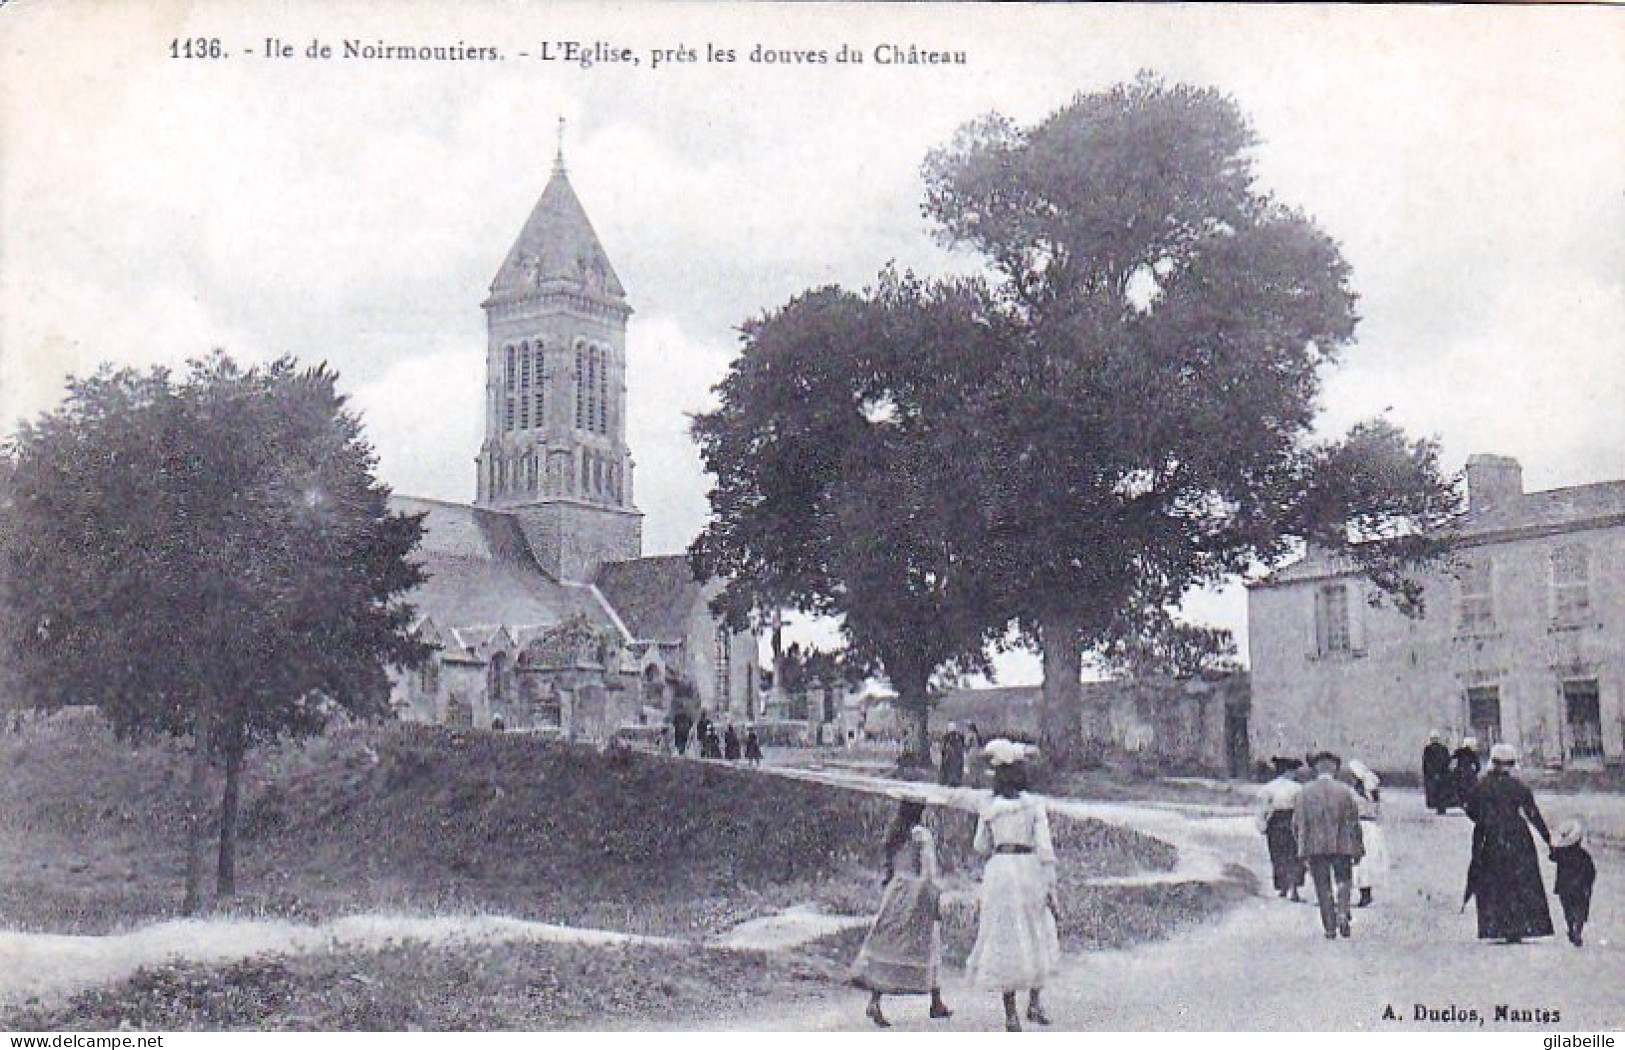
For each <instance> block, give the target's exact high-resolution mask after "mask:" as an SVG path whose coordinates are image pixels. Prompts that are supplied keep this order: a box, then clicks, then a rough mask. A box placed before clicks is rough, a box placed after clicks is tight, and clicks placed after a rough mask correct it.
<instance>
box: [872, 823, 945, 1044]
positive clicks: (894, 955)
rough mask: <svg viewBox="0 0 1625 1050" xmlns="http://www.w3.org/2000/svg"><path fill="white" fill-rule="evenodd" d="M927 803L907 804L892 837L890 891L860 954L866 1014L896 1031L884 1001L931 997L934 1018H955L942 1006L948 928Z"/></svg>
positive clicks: (888, 865)
mask: <svg viewBox="0 0 1625 1050" xmlns="http://www.w3.org/2000/svg"><path fill="white" fill-rule="evenodd" d="M924 814H925V803H923V802H918V801H914V800H909V799H905V800H903V801H902V803H901V804H900V805H899V806H898V810H897V816H896V817H895V818H893V820H892V825H891V829H890V830H889V831H888V832H887V834H886V890H885V893H884V894H883V895H882V896H881V898H880V911H879V913H878V914H877V915H876V916H875V921H874V924H873V925H871V926H870V927H869V935H868V936H867V937H865V938H864V940H863V947H862V948H860V949H858V958H857V961H856V962H855V963H854V966H853V969H854V973H853V975H852V980H853V983H855V984H857V985H858V986H859V987H860V988H867V989H868V990H869V1006H868V1008H867V1009H866V1010H864V1013H865V1014H867V1015H868V1017H869V1020H871V1021H873V1022H874V1023H875V1025H876V1026H877V1027H880V1028H890V1027H891V1022H890V1021H888V1020H886V1015H885V1014H884V1013H882V1012H881V1010H880V999H881V996H883V995H924V994H927V993H929V994H930V996H931V1017H932V1018H933V1019H935V1020H943V1019H945V1018H948V1017H952V1016H953V1011H952V1010H950V1009H948V1004H947V1003H944V1002H943V1001H942V983H941V979H940V975H941V972H942V925H941V922H940V918H941V916H940V908H939V902H940V900H941V894H940V891H939V890H938V888H937V847H936V840H935V839H934V838H933V837H932V835H931V831H930V829H929V828H927V827H925V826H924V825H923V824H921V823H920V819H921V817H922V816H923V815H924Z"/></svg>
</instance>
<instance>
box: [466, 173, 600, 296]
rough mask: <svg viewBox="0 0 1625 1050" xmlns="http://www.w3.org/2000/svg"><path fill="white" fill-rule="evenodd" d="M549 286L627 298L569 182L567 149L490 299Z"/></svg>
mask: <svg viewBox="0 0 1625 1050" xmlns="http://www.w3.org/2000/svg"><path fill="white" fill-rule="evenodd" d="M549 286H554V287H557V288H559V289H560V290H570V291H587V292H591V293H596V294H598V295H600V296H604V297H608V298H612V299H624V298H625V297H626V289H625V288H623V287H621V280H620V278H619V277H617V276H615V268H614V267H613V266H611V265H610V264H609V256H608V255H606V254H605V253H604V246H603V245H602V244H600V243H599V242H598V235H597V234H596V233H594V232H593V228H592V223H591V222H590V221H589V220H588V219H587V212H586V211H585V210H584V209H583V208H582V207H581V201H580V200H578V199H577V198H576V192H575V190H574V189H573V188H571V186H570V177H569V175H567V174H566V173H565V170H564V156H563V153H562V151H561V152H560V154H559V156H558V157H557V159H556V160H555V161H554V163H553V176H552V178H550V179H548V180H547V188H546V189H544V190H543V191H542V196H541V199H540V200H538V201H537V202H536V207H535V208H533V209H532V210H531V213H530V218H529V219H527V220H526V221H525V228H524V229H523V230H521V231H520V232H519V239H518V240H517V241H515V242H514V245H513V247H512V248H510V249H509V250H508V257H507V258H506V259H505V260H503V263H502V269H500V270H498V271H497V276H496V279H495V280H494V281H492V282H491V299H492V300H493V301H495V300H497V299H506V298H510V297H513V296H518V295H524V294H526V293H530V292H536V291H544V290H548V288H549Z"/></svg>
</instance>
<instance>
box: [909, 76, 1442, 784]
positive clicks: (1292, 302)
mask: <svg viewBox="0 0 1625 1050" xmlns="http://www.w3.org/2000/svg"><path fill="white" fill-rule="evenodd" d="M1256 142H1257V140H1256V136H1255V135H1254V133H1253V131H1252V129H1251V128H1250V126H1249V125H1248V123H1247V121H1246V120H1245V118H1244V117H1243V116H1242V114H1241V112H1240V110H1239V109H1238V108H1237V106H1236V105H1235V103H1234V102H1233V101H1232V100H1231V99H1229V98H1228V97H1226V96H1224V95H1222V94H1220V93H1218V92H1216V91H1212V90H1206V89H1199V88H1193V87H1188V86H1184V85H1176V86H1172V87H1170V86H1167V85H1165V84H1164V83H1163V82H1162V81H1161V80H1159V79H1157V78H1155V77H1151V76H1142V77H1141V78H1140V79H1138V80H1137V81H1135V82H1134V83H1132V84H1125V85H1119V86H1117V87H1114V88H1112V89H1110V90H1107V91H1103V92H1098V93H1094V94H1087V95H1079V96H1077V97H1076V98H1074V99H1073V100H1072V101H1071V102H1070V103H1069V104H1067V105H1066V106H1063V107H1062V108H1061V109H1059V110H1058V111H1056V112H1055V113H1054V114H1052V115H1051V116H1049V117H1048V118H1046V119H1044V120H1042V121H1040V122H1039V123H1038V124H1036V125H1034V126H1033V127H1030V128H1021V127H1018V126H1017V125H1015V124H1014V123H1013V122H1011V121H1009V120H1008V119H1006V118H1003V117H1000V116H998V115H993V116H989V117H985V118H983V119H981V120H978V121H974V122H972V123H970V124H968V125H966V126H965V127H964V128H963V129H961V131H960V132H959V134H958V135H957V136H956V137H955V139H954V141H953V142H952V143H951V144H950V145H949V146H947V147H945V148H943V149H941V150H938V151H936V152H933V153H932V154H931V155H930V156H929V157H928V158H927V161H926V163H925V178H926V184H927V195H926V202H925V212H926V214H927V216H929V217H930V218H932V219H933V220H935V222H936V223H937V225H938V228H939V230H940V231H941V233H942V235H943V237H944V239H945V240H946V241H948V242H949V243H952V244H960V245H967V246H969V247H971V248H973V249H975V250H976V251H978V252H979V253H980V254H981V255H982V256H984V257H985V259H986V260H987V263H988V265H989V267H990V268H991V271H992V272H993V274H994V275H995V277H996V281H997V283H996V286H995V291H996V293H997V296H998V300H997V301H998V305H999V310H1000V313H1001V315H1002V318H1003V321H1004V322H1005V327H1006V330H1007V331H1009V332H1010V333H1012V337H1011V338H1010V340H1009V341H1008V343H1007V344H1006V349H1005V351H1004V355H1003V366H1002V367H1001V368H1000V369H999V370H998V372H997V374H996V375H995V377H994V382H993V385H992V387H991V388H990V390H989V391H988V396H987V397H986V398H985V399H984V400H983V401H982V403H981V406H980V408H979V409H978V411H979V412H980V413H981V414H982V426H981V427H979V434H980V437H981V440H980V442H979V443H978V445H977V449H978V453H979V454H978V456H977V457H976V460H975V463H974V466H975V468H976V469H977V472H978V474H979V477H980V484H979V487H980V488H982V489H983V490H984V491H985V493H986V497H985V498H986V499H987V501H988V504H989V507H990V510H991V517H992V523H991V525H990V532H991V534H992V536H993V542H992V543H991V544H989V545H988V546H987V547H985V548H983V553H984V555H985V557H983V558H982V563H983V564H982V565H981V567H980V568H979V570H978V571H979V572H981V573H982V574H983V575H984V576H985V577H986V578H988V579H990V580H996V581H997V582H996V583H994V584H993V585H992V588H993V590H994V591H995V592H996V593H997V594H999V595H1000V597H1001V599H1003V600H1004V601H1005V602H1006V603H1008V605H1009V607H1010V608H1011V609H1012V610H1013V612H1014V615H1015V616H1016V617H1017V619H1018V622H1019V623H1020V625H1021V627H1022V628H1023V629H1024V631H1025V632H1026V633H1027V635H1028V636H1029V637H1030V638H1032V639H1033V640H1034V641H1035V642H1036V643H1038V644H1039V645H1040V646H1041V647H1042V649H1043V652H1044V657H1045V705H1044V719H1043V722H1044V724H1043V730H1042V736H1043V739H1044V741H1045V743H1046V744H1047V745H1049V746H1050V747H1051V748H1052V749H1053V750H1055V751H1058V752H1060V753H1062V754H1063V755H1065V754H1070V753H1074V752H1075V751H1076V750H1077V748H1078V747H1079V745H1080V743H1081V741H1080V739H1079V737H1080V734H1081V731H1082V722H1083V720H1082V718H1081V717H1080V712H1081V696H1080V690H1079V687H1078V681H1079V676H1080V669H1081V654H1082V650H1083V648H1084V647H1085V646H1097V647H1098V646H1106V645H1109V644H1110V643H1111V642H1112V640H1113V638H1114V632H1115V631H1117V630H1118V629H1119V628H1120V626H1121V624H1122V623H1123V622H1124V621H1125V613H1128V614H1129V615H1128V617H1127V619H1128V620H1130V621H1133V620H1135V619H1136V617H1135V616H1134V615H1133V611H1134V610H1155V609H1162V608H1166V607H1168V606H1170V605H1172V604H1176V603H1177V602H1178V601H1179V600H1180V599H1181V598H1182V597H1183V596H1184V595H1185V594H1186V593H1187V592H1188V591H1189V590H1190V589H1191V588H1193V587H1196V586H1200V585H1204V584H1209V583H1213V582H1217V581H1219V580H1221V579H1224V578H1226V577H1228V576H1232V575H1234V574H1239V573H1245V572H1247V571H1249V570H1251V569H1253V568H1255V567H1257V566H1259V565H1270V564H1273V563H1276V562H1278V561H1280V560H1281V559H1282V558H1283V557H1284V556H1285V555H1286V554H1287V553H1288V552H1289V551H1290V550H1291V549H1292V543H1293V541H1294V539H1295V538H1303V537H1307V536H1313V537H1317V538H1321V539H1324V540H1326V541H1328V542H1332V543H1334V544H1336V545H1338V546H1340V547H1343V548H1347V549H1351V550H1353V551H1354V554H1355V556H1356V557H1358V558H1359V559H1361V560H1362V563H1363V564H1365V565H1367V566H1368V568H1369V569H1370V571H1371V572H1372V575H1373V578H1374V579H1377V580H1378V582H1379V583H1382V584H1383V585H1384V586H1385V587H1388V588H1390V589H1394V590H1396V591H1398V592H1401V594H1402V597H1404V598H1405V599H1406V600H1407V601H1409V602H1414V599H1415V598H1416V596H1417V594H1416V591H1415V590H1414V588H1410V589H1409V590H1408V591H1407V589H1406V587H1405V580H1406V573H1405V569H1406V567H1408V566H1412V565H1415V564H1418V563H1419V562H1420V561H1421V560H1424V559H1425V558H1426V557H1428V556H1429V554H1430V553H1431V551H1432V550H1433V549H1434V545H1435V544H1436V543H1437V539H1436V532H1435V531H1434V530H1437V529H1438V528H1439V527H1440V526H1442V525H1443V524H1444V523H1445V522H1446V521H1447V520H1448V518H1449V517H1450V515H1451V514H1453V513H1454V512H1455V510H1456V509H1457V505H1458V504H1457V497H1456V494H1455V488H1454V486H1453V485H1452V483H1451V481H1450V479H1446V478H1443V477H1441V476H1440V475H1439V473H1438V471H1437V446H1436V444H1435V443H1433V442H1430V441H1409V440H1407V439H1406V438H1405V437H1404V435H1403V434H1401V433H1399V432H1398V431H1397V430H1396V429H1395V428H1393V427H1391V426H1389V425H1387V424H1385V423H1382V422H1380V421H1379V422H1376V423H1372V424H1367V425H1364V426H1362V427H1360V428H1357V429H1356V430H1355V431H1353V432H1351V433H1350V434H1349V435H1348V436H1347V437H1346V438H1345V439H1342V440H1340V441H1335V442H1329V443H1328V442H1324V441H1319V440H1317V439H1316V438H1315V436H1314V432H1313V428H1314V425H1315V422H1316V419H1317V415H1318V413H1319V410H1320V404H1319V393H1320V381H1321V374H1322V372H1323V370H1324V369H1325V368H1326V367H1327V366H1329V365H1331V364H1333V363H1334V362H1336V361H1337V360H1338V358H1339V356H1340V355H1341V353H1342V352H1343V351H1344V349H1345V348H1346V347H1347V346H1348V344H1349V343H1350V341H1351V340H1352V338H1353V335H1354V330H1355V324H1356V314H1355V294H1354V292H1353V290H1352V289H1351V287H1350V273H1349V268H1348V265H1347V263H1346V262H1345V261H1344V260H1343V258H1342V255H1341V253H1340V252H1339V250H1338V248H1337V245H1336V244H1335V243H1334V242H1333V241H1332V240H1331V239H1330V238H1329V237H1327V236H1326V235H1325V234H1324V233H1323V232H1321V231H1320V230H1319V229H1318V228H1317V227H1316V226H1315V224H1314V223H1313V222H1312V221H1311V220H1310V219H1309V218H1308V217H1307V216H1305V215H1303V214H1302V213H1301V212H1298V211H1296V210H1293V209H1291V208H1289V207H1287V206H1285V205H1283V204H1281V203H1280V202H1278V201H1276V200H1274V199H1273V198H1272V197H1270V196H1269V195H1268V194H1266V193H1264V192H1262V191H1261V190H1259V189H1258V187H1257V186H1256V184H1255V178H1254V171H1253V166H1252V160H1251V149H1252V148H1253V147H1254V146H1255V145H1256ZM1356 466H1358V469H1354V468H1355V467H1356ZM1379 535H1380V536H1381V537H1383V542H1378V543H1374V544H1365V545H1362V546H1359V547H1353V548H1351V547H1350V546H1349V545H1350V543H1351V541H1353V540H1355V539H1359V538H1369V537H1371V536H1379ZM1095 714H1096V715H1097V717H1096V719H1095V720H1094V721H1093V723H1092V725H1091V735H1092V736H1094V737H1095V738H1096V739H1097V741H1098V740H1099V739H1101V738H1102V737H1103V735H1104V734H1105V733H1106V732H1108V728H1107V727H1106V726H1105V725H1104V723H1103V722H1102V720H1101V718H1100V717H1098V716H1100V715H1102V714H1103V713H1101V712H1096V713H1095Z"/></svg>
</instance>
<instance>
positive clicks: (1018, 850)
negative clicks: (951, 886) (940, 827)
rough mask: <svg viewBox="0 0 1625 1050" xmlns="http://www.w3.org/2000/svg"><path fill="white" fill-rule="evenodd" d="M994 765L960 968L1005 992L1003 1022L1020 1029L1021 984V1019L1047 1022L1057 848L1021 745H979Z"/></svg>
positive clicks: (1057, 944) (1057, 946)
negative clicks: (1031, 788) (1030, 784)
mask: <svg viewBox="0 0 1625 1050" xmlns="http://www.w3.org/2000/svg"><path fill="white" fill-rule="evenodd" d="M983 753H984V754H985V755H986V756H987V760H988V763H989V764H990V765H991V766H992V768H993V797H992V799H990V800H989V801H988V802H987V803H986V804H985V805H983V807H982V811H981V815H980V819H979V820H978V821H977V823H976V839H975V847H976V850H977V852H979V853H988V854H991V856H990V857H989V858H988V862H987V867H986V868H985V869H983V872H982V892H981V917H980V922H979V924H978V927H977V931H976V946H975V947H974V948H972V949H971V953H970V958H969V959H967V960H966V962H965V969H966V970H967V971H968V972H969V973H970V975H971V977H972V979H973V980H974V981H975V983H976V984H977V985H978V986H980V987H983V988H986V989H989V990H990V991H996V992H998V993H999V994H1000V995H1001V996H1003V998H1004V1027H1005V1029H1006V1030H1007V1031H1011V1032H1019V1031H1021V1018H1020V1017H1019V1016H1018V1015H1017V1014H1016V993H1017V992H1019V991H1021V990H1022V989H1023V988H1025V989H1027V1020H1029V1021H1032V1022H1033V1023H1034V1024H1042V1025H1047V1024H1049V1023H1050V1020H1049V1018H1048V1017H1047V1016H1046V1015H1045V1014H1044V1007H1043V1004H1042V1003H1040V1001H1039V995H1040V993H1041V992H1042V990H1043V987H1044V985H1045V984H1047V983H1048V982H1049V978H1050V975H1051V974H1053V973H1054V972H1055V970H1056V968H1057V967H1059V965H1060V962H1061V939H1060V936H1059V933H1058V931H1057V930H1056V926H1055V846H1054V844H1053V842H1052V841H1051V839H1050V831H1049V815H1048V813H1047V812H1046V810H1045V808H1044V802H1043V800H1042V799H1039V798H1035V797H1033V796H1030V795H1027V794H1025V789H1026V786H1027V775H1026V765H1025V760H1026V757H1027V750H1026V748H1025V746H1024V745H1021V744H1017V743H1014V742H1012V741H1009V740H1004V739H999V740H993V741H990V742H989V743H988V745H987V746H986V747H985V748H984V749H983Z"/></svg>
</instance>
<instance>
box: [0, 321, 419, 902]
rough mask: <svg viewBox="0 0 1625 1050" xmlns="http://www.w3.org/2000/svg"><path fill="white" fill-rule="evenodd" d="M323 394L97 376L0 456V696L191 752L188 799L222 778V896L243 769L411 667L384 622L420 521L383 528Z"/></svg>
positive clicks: (257, 372)
mask: <svg viewBox="0 0 1625 1050" xmlns="http://www.w3.org/2000/svg"><path fill="white" fill-rule="evenodd" d="M336 380H337V377H336V375H335V374H334V373H333V372H331V371H329V370H328V369H327V368H326V367H325V366H320V367H315V368H301V367H300V366H298V365H297V364H296V363H295V362H294V361H293V360H292V359H289V358H284V359H281V360H278V361H276V362H273V363H272V364H269V365H266V366H264V367H259V368H250V369H247V370H244V369H243V368H241V367H240V366H238V365H237V364H236V363H235V362H233V361H232V360H231V359H230V358H229V357H227V356H225V355H224V354H218V353H217V354H216V355H214V356H213V357H211V358H209V359H207V360H202V361H195V362H193V363H192V365H191V367H190V369H189V370H188V371H187V373H186V374H185V375H184V376H183V377H180V378H177V377H175V376H174V375H172V374H171V373H170V372H169V371H167V370H165V369H161V368H155V369H153V370H151V371H149V372H146V373H139V372H136V371H134V370H130V369H125V370H119V371H114V370H111V369H105V368H104V369H103V370H102V371H100V372H98V373H97V374H96V375H94V376H93V377H91V378H89V379H83V380H73V381H70V383H69V391H68V397H67V399H66V401H65V402H64V404H63V405H62V406H61V407H60V408H59V409H57V410H56V411H54V412H51V413H48V414H46V415H45V416H43V417H41V418H40V419H38V420H37V421H35V422H32V423H29V424H26V425H24V426H23V427H22V428H21V429H20V430H19V432H18V434H17V436H16V438H15V440H14V441H13V442H12V443H11V445H10V446H9V447H8V448H7V449H6V450H5V455H4V456H0V461H3V466H0V480H3V483H4V485H3V489H0V644H3V646H4V649H5V650H6V652H7V653H9V654H10V656H9V660H8V663H9V670H10V673H11V676H12V678H13V679H14V681H15V683H16V686H17V688H19V689H20V690H21V691H22V693H23V694H24V696H25V698H26V699H27V700H28V701H29V702H32V703H35V704H39V705H42V706H55V705H61V704H68V703H74V704H94V705H96V706H97V707H98V708H99V709H100V710H101V712H102V714H103V715H105V716H106V717H107V718H108V719H109V720H110V721H111V723H112V724H113V726H114V727H115V729H116V730H118V731H119V732H120V733H121V734H125V735H139V734H143V733H154V732H156V733H167V734H171V735H175V736H182V735H190V736H192V737H193V739H194V745H195V755H196V759H197V762H198V763H199V765H198V766H196V767H195V768H194V787H195V788H201V785H202V783H203V777H204V775H205V771H204V768H203V766H204V764H206V763H207V762H208V761H209V760H210V759H211V758H212V757H214V756H216V755H218V756H222V757H224V758H225V760H226V765H227V773H226V793H225V797H224V798H223V800H222V812H221V820H220V835H221V846H222V848H221V865H220V889H221V891H222V892H224V893H230V892H231V890H232V856H231V845H232V842H233V841H234V840H233V839H232V835H233V834H234V831H235V807H236V791H237V779H236V775H237V773H238V771H239V770H240V765H241V761H242V756H243V752H244V751H245V750H246V749H247V748H249V747H250V746H252V745H253V744H254V743H256V742H259V741H265V740H269V739H273V738H275V737H278V736H280V735H284V734H286V735H292V736H301V735H308V734H310V733H314V732H316V731H318V730H319V729H320V728H321V727H322V726H323V725H324V724H325V723H326V721H327V719H328V718H329V716H330V715H331V713H332V712H334V711H336V710H345V711H348V712H349V713H351V714H353V715H356V716H358V717H370V716H376V715H381V714H383V713H385V712H387V710H388V697H389V691H390V684H389V679H388V675H387V671H386V668H387V667H389V666H398V667H410V666H413V665H415V664H417V663H418V662H419V661H420V660H421V659H422V657H423V655H424V653H425V650H424V647H423V646H422V644H421V643H420V642H418V641H417V640H415V639H414V638H413V637H412V636H410V634H409V633H408V627H409V625H410V621H411V615H412V611H411V608H410V606H408V605H407V604H406V603H405V602H404V601H403V600H402V597H403V596H404V595H405V593H406V592H408V591H409V590H411V589H412V588H413V587H415V586H416V585H417V584H418V583H419V582H421V580H422V576H421V573H420V572H419V570H418V568H417V567H416V566H415V565H414V564H413V563H412V562H410V561H409V560H408V558H409V555H410V554H411V552H412V550H413V549H414V547H415V546H416V544H417V543H418V540H419V538H420V536H421V530H422V526H421V520H420V519H419V518H418V517H415V516H402V515H398V514H393V513H391V512H390V511H389V509H388V507H387V503H386V501H387V497H388V490H387V489H386V488H385V487H384V486H383V485H381V484H379V483H378V481H377V480H376V478H375V477H374V469H375V461H374V457H373V453H372V451H371V448H370V447H369V446H368V444H367V442H366V441H365V440H364V439H363V437H362V435H361V427H360V423H359V421H358V420H357V419H356V418H355V416H354V415H352V414H351V413H350V412H349V411H347V410H346V409H345V407H344V398H343V397H342V396H341V395H340V394H339V393H338V391H337V385H336ZM196 816H197V818H198V819H199V820H201V815H196ZM194 866H195V865H194ZM196 879H197V872H196V871H195V870H194V872H193V879H192V882H193V883H194V884H192V885H189V887H188V891H189V892H188V899H189V904H196V903H197V900H196V898H197V893H198V889H197V886H196V885H195V882H196Z"/></svg>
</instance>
